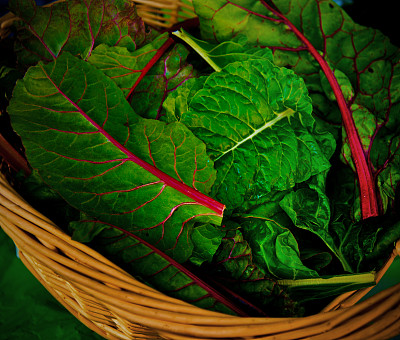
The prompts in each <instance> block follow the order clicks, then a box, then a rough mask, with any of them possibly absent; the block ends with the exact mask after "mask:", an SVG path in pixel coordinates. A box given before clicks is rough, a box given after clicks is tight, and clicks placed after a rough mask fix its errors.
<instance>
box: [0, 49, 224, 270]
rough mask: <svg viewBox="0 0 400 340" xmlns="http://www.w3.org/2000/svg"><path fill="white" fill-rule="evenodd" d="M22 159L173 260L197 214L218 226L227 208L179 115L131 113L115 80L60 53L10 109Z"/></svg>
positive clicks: (80, 204)
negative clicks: (216, 196) (164, 118)
mask: <svg viewBox="0 0 400 340" xmlns="http://www.w3.org/2000/svg"><path fill="white" fill-rule="evenodd" d="M8 112H9V114H10V116H11V120H12V124H13V127H14V129H15V130H16V132H17V133H18V134H19V135H20V136H21V138H22V141H23V143H24V146H25V149H26V154H27V158H28V160H29V162H30V164H31V166H32V167H33V168H34V169H36V170H37V171H38V173H39V175H40V176H41V177H42V178H43V180H44V181H45V182H46V183H47V184H48V185H50V186H51V187H52V188H54V189H55V190H56V191H57V192H58V193H59V194H60V195H61V196H62V197H63V198H64V199H65V200H66V201H67V202H69V203H70V204H71V205H72V206H74V207H75V208H77V209H79V210H81V211H84V212H85V213H87V214H88V215H90V216H92V217H95V218H98V219H100V220H102V221H104V222H108V223H113V224H115V225H117V226H120V227H125V226H129V230H130V231H134V232H135V233H137V234H138V235H139V236H140V237H142V238H143V239H145V240H146V241H148V242H150V243H152V244H157V247H158V248H160V249H161V250H163V251H165V252H167V253H168V254H169V255H170V256H172V257H174V258H175V259H176V260H177V261H182V262H183V261H185V260H186V259H187V258H188V257H189V256H190V255H191V249H192V246H191V241H190V236H189V235H188V234H187V232H188V228H189V225H190V224H191V223H194V222H196V221H197V222H201V223H214V224H220V222H221V218H222V214H223V210H224V206H223V205H222V204H221V203H218V202H216V201H214V200H212V199H210V198H209V197H208V196H206V195H205V194H206V193H208V192H210V189H211V186H212V185H213V182H214V180H215V170H214V169H213V162H212V161H211V160H210V159H209V158H208V156H207V155H206V153H205V145H204V144H203V143H202V142H201V141H199V140H198V139H197V138H195V137H194V136H193V134H192V133H191V132H190V130H189V129H187V128H186V127H185V126H184V125H183V124H181V123H173V124H169V125H166V124H165V123H163V122H160V121H156V120H147V119H143V118H141V117H140V116H138V115H136V114H135V113H134V111H133V109H132V108H131V107H130V105H129V103H128V102H127V101H126V100H125V98H124V96H123V93H122V91H121V90H120V89H119V88H118V87H117V85H116V84H115V83H114V82H113V81H112V80H111V79H110V78H108V77H107V76H105V75H104V74H103V73H102V72H101V71H100V70H98V69H96V68H95V67H94V66H92V65H90V64H89V63H87V62H85V61H83V60H81V59H78V58H76V57H74V56H72V55H71V54H69V53H64V54H63V55H61V56H60V57H59V58H57V59H56V60H55V61H54V62H52V63H49V64H47V65H43V64H42V63H39V65H38V66H36V67H32V68H30V69H29V71H28V72H27V74H26V75H25V77H24V79H23V80H21V81H19V82H18V83H17V86H16V88H15V91H14V97H13V99H12V100H11V102H10V106H9V107H8Z"/></svg>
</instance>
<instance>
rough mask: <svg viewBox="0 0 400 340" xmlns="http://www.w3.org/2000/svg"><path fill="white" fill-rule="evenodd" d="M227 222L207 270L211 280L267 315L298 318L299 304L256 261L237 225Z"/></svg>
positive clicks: (299, 312)
mask: <svg viewBox="0 0 400 340" xmlns="http://www.w3.org/2000/svg"><path fill="white" fill-rule="evenodd" d="M226 223H227V228H228V230H227V232H226V235H225V237H224V238H223V239H222V243H221V246H220V247H219V249H218V251H217V253H216V254H215V256H214V263H213V265H212V266H211V267H210V269H209V268H208V267H207V271H208V272H209V271H211V273H209V276H210V277H211V279H213V280H218V282H220V283H223V284H225V286H226V287H228V288H229V289H233V290H234V291H235V292H237V293H239V294H241V295H242V296H244V297H246V298H247V299H248V300H249V301H250V302H252V303H254V305H255V306H259V307H261V308H263V309H264V310H265V313H266V314H267V315H268V316H285V315H300V314H301V313H302V310H301V309H300V308H299V306H298V304H297V303H296V302H295V301H293V300H292V299H291V298H290V296H288V295H287V294H286V292H285V291H284V290H283V289H282V287H280V286H279V285H277V284H276V279H275V278H273V277H271V275H270V274H269V273H268V272H265V271H264V270H262V267H261V266H259V265H258V264H257V263H256V262H255V259H254V258H253V256H254V253H253V251H252V248H251V247H250V245H249V243H248V242H247V241H246V240H245V239H244V237H243V234H242V232H241V231H240V230H239V228H240V227H239V225H238V224H237V223H235V222H232V221H226Z"/></svg>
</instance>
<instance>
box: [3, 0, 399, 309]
mask: <svg viewBox="0 0 400 340" xmlns="http://www.w3.org/2000/svg"><path fill="white" fill-rule="evenodd" d="M194 6H195V10H196V14H197V15H198V16H199V19H200V31H201V36H197V37H195V36H193V35H191V34H189V33H187V32H185V31H184V30H180V31H177V32H175V34H174V36H173V37H172V36H170V35H169V34H168V33H161V32H156V31H155V30H150V29H149V28H148V27H146V26H145V25H144V24H143V22H142V21H141V19H140V17H139V16H138V15H137V13H136V9H135V7H134V5H133V4H132V2H131V1H128V0H113V1H111V0H94V1H91V2H89V3H88V2H86V1H83V0H70V1H66V2H60V3H56V4H54V5H53V6H51V7H48V8H40V7H36V6H35V3H34V1H33V0H30V1H22V0H11V1H10V7H11V11H12V12H14V13H15V14H16V15H17V16H18V17H20V18H21V19H22V20H21V21H18V22H16V25H15V26H16V27H15V35H14V37H13V38H12V39H14V40H15V45H14V51H15V55H16V61H17V63H16V65H15V68H16V69H18V70H19V72H21V74H24V76H23V78H22V79H20V80H18V81H17V83H16V86H15V88H14V90H13V93H12V98H11V100H10V102H9V105H8V107H7V111H8V115H9V116H10V119H11V124H12V128H13V129H14V130H15V132H16V133H17V134H18V135H19V136H20V138H21V140H22V143H23V147H24V150H25V155H26V157H27V160H28V162H29V165H30V167H31V168H32V169H33V172H32V174H31V176H30V177H29V179H28V180H25V184H22V185H23V186H24V188H25V189H24V190H25V191H26V192H30V194H31V195H32V196H33V198H32V199H34V198H35V197H36V198H37V199H39V198H40V197H42V198H43V197H44V199H45V200H48V199H49V197H50V198H51V199H53V200H55V201H57V202H59V201H60V198H62V202H64V201H65V202H67V203H68V208H65V211H66V212H67V215H65V219H67V220H68V221H70V224H69V230H70V232H71V233H72V235H73V237H74V238H75V239H77V240H79V241H81V242H88V243H89V244H90V245H91V246H92V247H93V248H95V249H97V250H99V251H100V252H102V253H103V254H104V255H106V256H108V257H109V258H110V259H113V260H114V261H116V262H117V263H118V264H120V265H121V266H123V267H124V268H126V269H127V270H129V271H130V272H131V273H132V274H133V275H134V276H136V277H137V278H139V279H141V280H143V281H144V282H146V283H147V284H149V285H151V286H153V287H155V288H157V289H159V290H161V291H163V292H165V293H167V294H169V295H171V296H175V297H177V298H179V299H182V300H185V301H189V302H191V303H194V304H196V305H198V306H200V307H203V308H209V309H213V310H217V311H222V312H225V313H230V314H238V315H270V316H276V315H302V314H303V313H307V310H304V307H305V306H307V302H308V301H311V300H315V299H321V301H325V300H324V299H326V298H329V297H332V296H334V295H337V294H340V293H342V292H345V291H349V290H355V289H358V288H361V287H366V286H370V285H373V284H374V270H376V269H377V268H378V267H379V266H380V264H381V261H383V260H384V259H385V258H386V257H387V256H388V254H389V253H390V252H391V250H392V244H393V242H395V241H396V240H397V239H399V238H400V223H399V218H398V215H397V214H396V209H395V205H396V191H398V187H399V185H398V181H399V179H400V167H399V165H400V164H399V161H400V159H399V133H400V131H399V126H400V124H399V93H400V91H399V90H400V88H399V51H398V49H397V48H396V47H394V46H393V45H391V44H390V42H389V41H388V40H387V39H385V38H384V37H383V36H382V35H381V34H380V33H379V32H378V31H375V30H372V29H368V28H365V27H361V26H359V25H357V24H355V23H354V22H353V21H352V20H351V19H350V18H349V17H348V16H347V15H346V13H344V12H343V10H342V9H341V8H340V7H338V6H337V5H335V4H334V3H333V2H332V1H330V0H314V1H302V0H297V1H293V0H279V1H278V0H277V1H263V0H261V1H256V0H246V1H245V0H235V1H229V0H218V1H214V0H210V1H208V0H195V1H194ZM189 51H191V53H190V56H189ZM188 57H189V58H190V60H191V63H192V64H191V63H189V61H188ZM193 65H196V66H195V67H194V66H193ZM5 67H6V66H3V69H4V70H5ZM7 70H12V68H10V66H9V65H8V66H7ZM10 72H11V71H10ZM10 72H2V73H1V77H4V79H5V77H6V75H7V74H10ZM15 72H17V71H15ZM13 74H14V73H13ZM15 74H19V73H15ZM2 95H4V96H5V97H6V98H7V99H8V98H9V97H10V94H9V91H8V92H4V94H2ZM41 185H44V189H41V190H37V189H38V187H39V188H40V187H41ZM32 188H35V192H33V190H32ZM49 188H50V189H49ZM49 190H50V191H49ZM43 193H44V194H43ZM71 207H72V208H71ZM71 209H73V210H74V211H75V213H74V212H72V213H71Z"/></svg>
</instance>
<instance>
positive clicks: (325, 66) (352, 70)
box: [194, 0, 400, 218]
mask: <svg viewBox="0 0 400 340" xmlns="http://www.w3.org/2000/svg"><path fill="white" fill-rule="evenodd" d="M194 6H195V10H196V12H197V14H198V15H199V18H200V28H201V32H202V36H203V38H204V39H208V40H210V41H214V42H218V43H222V42H224V41H229V40H232V39H234V40H235V39H243V38H241V36H244V39H246V40H247V41H248V43H249V44H253V45H256V46H259V47H260V48H265V47H268V48H271V49H272V50H273V54H274V61H275V63H277V64H278V65H280V66H287V67H290V68H291V69H293V70H294V72H295V73H296V74H298V75H299V76H301V77H302V78H303V79H304V81H305V83H306V84H307V88H308V90H309V93H310V96H311V98H312V99H313V105H314V111H315V113H316V114H317V115H318V116H319V117H321V118H322V119H323V120H324V121H325V123H330V125H329V128H330V129H332V130H335V129H336V130H338V129H341V127H342V126H343V127H344V128H345V130H346V133H347V140H345V142H346V143H347V142H348V145H347V146H346V145H345V147H346V148H348V149H351V157H352V158H353V159H354V164H356V165H357V167H356V169H355V170H356V172H357V174H356V177H357V178H358V180H359V187H360V191H359V192H360V193H359V197H360V205H361V215H362V218H367V217H371V216H377V215H378V214H379V213H381V212H382V211H386V207H387V206H393V195H386V192H382V191H381V192H380V193H381V194H383V196H384V197H382V200H381V197H379V191H378V188H377V185H379V182H381V181H386V179H387V178H388V177H389V176H391V174H390V173H391V172H392V171H393V179H395V178H396V177H397V170H396V166H394V167H391V166H390V164H391V162H392V161H393V160H395V158H396V157H397V156H396V154H397V148H396V152H395V151H394V150H393V148H392V145H398V143H397V141H398V139H399V133H398V132H396V134H395V135H393V134H391V133H390V132H389V135H386V132H388V131H387V129H386V128H388V129H389V130H392V127H393V126H396V125H397V126H398V118H397V117H398V116H399V114H398V113H399V110H400V109H399V105H400V104H399V98H400V77H399V74H400V73H399V70H400V63H399V60H400V54H399V49H398V48H397V47H395V46H393V45H392V44H391V43H390V41H389V39H387V38H386V37H385V36H383V35H382V33H380V32H379V31H377V30H374V29H370V28H366V27H363V26H360V25H358V24H356V23H354V22H353V21H352V19H351V18H350V17H349V16H348V15H347V14H346V13H345V12H344V10H343V9H342V8H341V7H339V6H338V5H337V4H336V3H335V2H334V1H330V0H313V1H309V0H296V1H294V0H280V1H256V0H237V1H235V2H232V1H227V0H216V1H214V0H205V1H203V0H201V1H200V0H195V1H194ZM327 81H328V83H329V84H327ZM328 85H329V86H328ZM329 87H330V88H331V89H329ZM332 99H334V100H335V101H336V103H334V104H335V105H332V103H331V100H332ZM359 108H362V109H363V110H366V112H369V113H370V114H368V115H369V116H373V117H374V119H373V121H375V122H377V124H376V125H375V127H373V126H372V125H371V126H370V127H369V128H368V130H364V128H365V125H366V124H370V123H369V122H371V120H369V119H368V118H367V117H366V118H365V119H362V120H358V121H355V122H354V121H353V116H357V110H358V109H359ZM367 122H368V123H367ZM341 123H343V125H342V124H341ZM326 126H327V127H328V124H326ZM370 128H373V130H372V133H368V132H370ZM391 132H392V131H391ZM335 135H336V137H337V138H338V139H339V138H340V133H339V131H337V132H336V133H335ZM367 137H368V138H369V139H368V140H367V139H366V138H367ZM381 138H382V139H383V141H385V142H386V144H385V143H384V142H381V141H380V139H381ZM360 139H361V140H362V145H361V143H360ZM377 154H379V156H380V157H379V161H376V155H377ZM348 156H349V153H347V157H348ZM348 163H349V164H351V162H348ZM383 164H384V165H383ZM386 169H388V170H389V171H388V172H389V174H388V173H387V174H386V175H385V176H384V177H385V179H381V178H380V177H381V174H383V171H384V170H386ZM396 185H397V182H396V183H392V186H393V187H395V186H396ZM379 189H380V188H379ZM381 201H382V202H384V206H383V209H382V207H380V206H379V205H380V202H381Z"/></svg>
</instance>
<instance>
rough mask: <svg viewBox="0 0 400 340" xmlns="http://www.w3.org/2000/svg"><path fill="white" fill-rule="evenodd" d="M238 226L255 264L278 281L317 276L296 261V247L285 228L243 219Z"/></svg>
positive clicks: (297, 253) (256, 220) (289, 232)
mask: <svg viewBox="0 0 400 340" xmlns="http://www.w3.org/2000/svg"><path fill="white" fill-rule="evenodd" d="M242 227H243V228H244V232H245V235H246V238H247V239H248V240H250V245H251V248H252V250H253V254H254V260H255V262H256V263H257V264H258V265H259V266H261V268H263V269H264V271H266V272H268V273H271V274H272V275H274V276H275V277H276V278H278V279H291V280H296V279H305V278H313V277H318V276H319V275H318V273H317V272H316V271H315V270H312V269H310V268H307V267H306V266H305V265H304V264H303V263H302V261H301V259H300V251H299V246H298V244H297V241H296V239H295V238H294V236H293V234H292V233H291V231H290V230H289V229H288V228H285V227H283V226H282V225H280V224H279V223H277V222H276V221H273V220H270V219H255V218H247V219H246V220H245V221H244V222H243V223H242Z"/></svg>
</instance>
